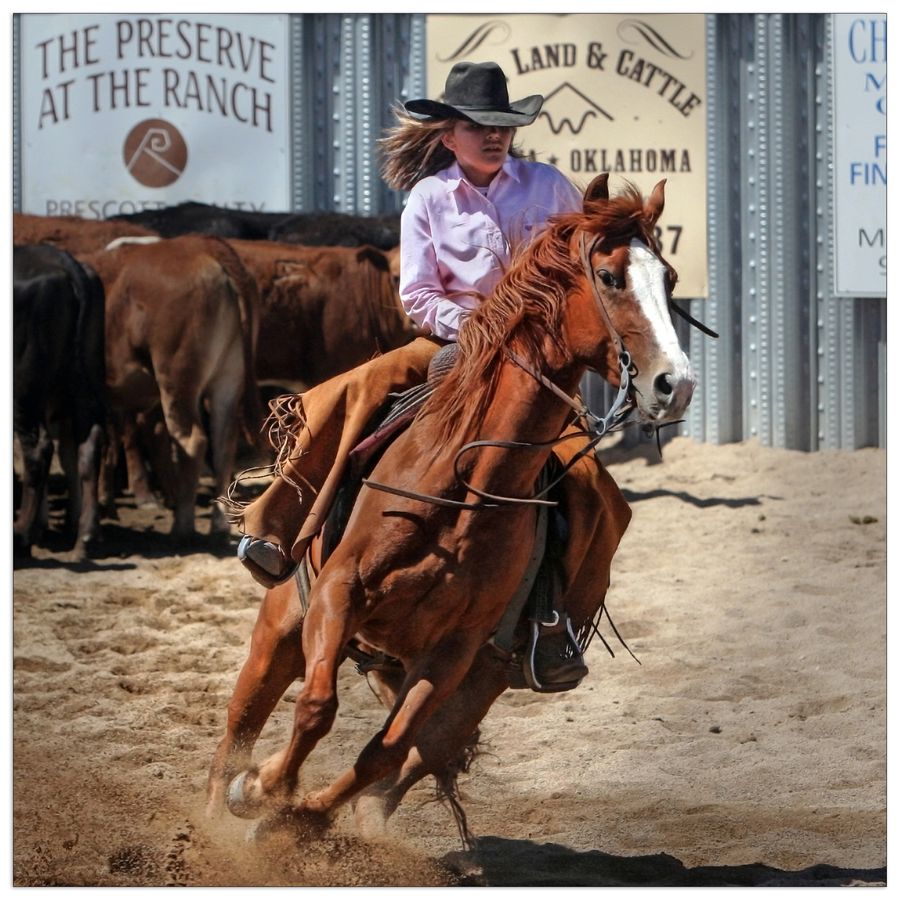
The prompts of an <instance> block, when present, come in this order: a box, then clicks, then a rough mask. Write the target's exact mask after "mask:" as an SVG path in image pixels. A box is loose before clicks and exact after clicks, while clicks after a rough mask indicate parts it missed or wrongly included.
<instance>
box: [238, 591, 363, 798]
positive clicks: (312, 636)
mask: <svg viewBox="0 0 900 900" xmlns="http://www.w3.org/2000/svg"><path fill="white" fill-rule="evenodd" d="M336 583H340V578H338V579H335V580H334V581H333V582H332V584H336ZM350 609H351V602H350V597H349V593H348V591H347V589H346V587H343V588H334V587H324V586H323V589H322V590H321V591H320V592H317V593H316V594H315V595H314V598H313V599H312V601H311V605H310V609H309V612H308V613H307V616H306V619H305V620H304V623H303V641H302V646H303V655H304V657H305V659H306V680H305V682H304V685H303V690H302V691H301V692H300V694H299V696H298V697H297V701H296V705H295V710H294V727H293V731H292V734H291V740H290V743H289V744H288V746H287V748H285V749H284V750H282V751H280V752H278V753H276V754H274V755H273V756H271V757H269V759H267V760H266V761H265V762H264V763H263V764H262V765H261V766H260V767H259V769H258V771H255V772H254V771H249V772H244V773H242V774H241V775H240V776H238V779H236V780H235V781H234V782H232V789H231V791H230V792H229V798H228V802H229V807H230V808H231V809H232V811H233V812H236V813H239V814H242V815H252V814H256V813H259V812H262V811H263V810H264V809H265V808H269V809H273V810H276V811H279V812H283V811H284V810H285V808H287V807H289V806H290V803H291V798H292V796H293V793H294V790H295V789H296V787H297V780H298V776H299V770H300V766H301V765H302V764H303V762H304V760H305V759H306V757H307V756H309V754H310V753H311V752H312V750H313V748H314V747H315V746H316V744H317V743H318V742H319V741H320V740H321V739H322V738H323V737H324V736H325V735H326V734H328V732H329V731H330V730H331V726H332V725H333V724H334V719H335V716H336V715H337V705H338V704H337V672H338V667H339V666H340V663H341V661H342V659H343V648H344V645H345V644H346V643H347V641H348V639H349V638H350V635H351V633H352V630H353V628H354V627H355V622H354V621H353V620H352V617H351V615H350Z"/></svg>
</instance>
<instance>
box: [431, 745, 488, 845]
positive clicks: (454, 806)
mask: <svg viewBox="0 0 900 900" xmlns="http://www.w3.org/2000/svg"><path fill="white" fill-rule="evenodd" d="M480 741H481V729H479V728H476V729H475V731H473V732H472V736H471V737H470V738H469V740H468V741H466V743H465V745H464V746H463V747H462V748H461V749H460V751H459V753H457V754H456V756H454V757H453V758H452V759H451V760H449V761H448V762H447V765H446V766H445V767H444V770H443V771H442V772H436V773H435V775H434V780H435V794H436V797H437V799H438V800H440V801H441V802H442V803H446V804H447V806H449V807H450V811H451V812H452V813H453V818H454V819H455V820H456V828H457V830H458V831H459V839H460V841H462V845H463V849H464V850H467V851H471V850H474V849H475V836H474V835H473V834H472V832H471V831H469V822H468V819H467V817H466V811H465V809H464V808H463V804H462V801H463V797H462V794H461V792H460V790H459V782H458V778H459V776H460V775H461V774H462V775H465V774H466V773H467V772H468V771H469V769H470V768H471V766H472V763H473V762H474V761H475V759H476V757H478V756H479V755H480V752H481V743H480Z"/></svg>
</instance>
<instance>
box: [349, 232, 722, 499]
mask: <svg viewBox="0 0 900 900" xmlns="http://www.w3.org/2000/svg"><path fill="white" fill-rule="evenodd" d="M602 239H603V238H602V235H598V236H597V237H596V238H595V240H594V242H593V243H592V244H591V245H590V247H589V246H588V238H587V232H585V231H582V232H581V234H580V242H579V256H580V260H581V265H582V268H583V269H584V274H585V277H586V278H587V281H588V284H590V286H591V292H592V294H593V297H594V303H595V305H596V307H597V309H598V310H599V312H600V315H601V316H602V317H603V321H604V324H605V326H606V329H607V332H608V334H609V337H610V340H611V341H612V343H613V344H614V345H615V347H616V350H617V354H618V361H619V389H618V391H617V392H616V396H615V398H614V399H613V402H612V404H611V406H610V408H609V410H608V411H607V413H606V415H605V416H598V415H596V414H595V413H594V412H592V411H591V410H590V408H589V407H588V406H587V404H585V403H579V402H578V400H576V399H574V398H573V397H570V396H569V394H567V393H566V392H565V391H564V390H562V389H561V388H560V387H559V386H558V385H556V384H554V383H553V382H552V381H551V380H550V379H549V378H547V376H546V375H544V374H543V373H542V372H539V371H538V370H537V369H536V368H535V367H534V366H532V365H531V364H530V363H529V362H528V361H527V360H525V359H523V358H522V357H521V356H519V355H518V354H517V353H515V352H514V351H512V350H509V349H507V350H506V356H507V358H508V359H509V360H510V361H511V362H513V363H515V364H516V365H517V366H518V367H519V368H520V369H522V370H524V371H525V372H527V373H528V374H529V375H531V377H532V378H534V379H535V380H536V381H538V382H539V383H540V384H542V385H543V386H544V387H545V388H547V390H549V391H551V392H552V393H553V394H555V395H556V396H557V397H558V398H559V399H560V400H562V402H563V403H565V404H566V405H567V406H569V407H571V409H572V410H574V412H575V415H576V417H577V419H578V420H580V421H582V422H584V423H585V428H584V429H583V430H580V431H573V432H571V433H570V434H566V435H563V436H560V437H557V438H554V439H553V440H550V441H538V442H530V441H493V440H481V441H469V442H468V443H466V444H463V446H462V447H460V449H459V450H458V451H457V452H456V455H455V457H454V458H453V471H454V474H455V475H456V478H457V480H458V482H459V483H460V484H461V485H462V486H463V487H464V488H465V489H466V490H467V491H469V492H470V493H473V494H475V495H476V496H477V497H479V498H480V502H474V503H467V502H465V501H462V500H450V499H448V498H446V497H435V496H432V495H431V494H421V493H418V492H417V491H406V490H403V489H402V488H396V487H392V486H391V485H386V484H381V483H380V482H377V481H372V480H371V479H368V478H364V479H363V484H364V485H366V486H367V487H370V488H373V489H374V490H378V491H384V492H385V493H388V494H395V495H397V496H398V497H406V498H407V499H410V500H421V501H424V502H427V503H431V504H434V505H435V506H444V507H449V508H452V509H461V510H462V509H468V510H478V509H497V508H501V507H507V508H509V507H519V506H557V505H558V504H557V502H556V501H554V500H544V499H543V497H544V496H545V495H546V494H547V493H549V492H550V490H552V488H554V487H555V486H556V485H557V484H559V483H560V482H561V481H562V480H563V478H565V477H566V475H567V474H568V472H569V470H570V469H571V468H572V467H573V466H574V465H575V464H576V463H577V462H578V461H579V460H580V459H582V458H583V457H585V456H587V455H588V454H589V453H591V452H593V451H594V448H595V447H596V446H597V444H599V443H600V441H601V440H602V439H603V438H604V437H605V436H606V435H607V434H608V433H609V432H610V431H612V430H614V429H615V428H616V427H618V426H619V425H621V424H622V423H623V422H624V420H625V419H626V418H627V417H628V415H629V414H630V413H631V410H632V407H633V401H632V400H631V398H630V394H631V387H632V375H633V374H634V366H633V363H632V360H631V354H630V353H629V352H628V351H627V350H626V349H625V345H624V343H623V342H622V338H621V337H620V336H619V333H618V331H616V328H615V326H614V325H613V323H612V319H611V318H610V315H609V312H608V311H607V309H606V304H605V303H604V302H603V296H602V295H601V293H600V289H599V288H598V287H597V279H596V278H595V276H594V271H593V269H592V268H591V256H592V255H593V252H594V250H595V248H596V247H597V244H599V243H600V242H601V241H602ZM669 308H670V310H672V311H673V312H675V313H677V314H678V315H680V316H682V317H683V318H684V319H686V320H687V321H688V322H690V323H691V324H692V325H694V326H695V327H696V328H699V329H700V330H701V331H703V332H704V333H705V334H708V335H710V336H711V337H718V334H716V333H715V332H714V331H713V330H712V329H710V328H708V327H707V326H706V325H704V324H703V323H702V322H698V321H697V320H696V319H695V318H693V317H692V316H691V315H689V314H688V313H686V312H685V311H684V310H682V309H680V308H679V307H677V306H675V304H674V303H673V302H672V299H671V297H670V298H669ZM577 437H582V438H583V437H588V438H590V440H589V441H588V442H587V444H585V446H584V447H582V448H581V450H579V451H578V453H576V454H575V456H574V457H572V459H571V460H569V462H568V463H566V465H565V466H563V468H562V471H561V472H560V473H559V475H558V476H557V477H556V478H554V479H553V480H552V481H551V482H550V483H549V484H546V485H545V486H544V487H542V488H541V489H540V490H539V491H537V492H536V493H535V494H534V495H532V496H531V497H504V496H501V495H498V494H491V493H488V492H487V491H483V490H481V489H480V488H477V487H475V486H474V485H472V484H470V483H469V482H468V481H467V480H466V478H465V476H463V475H462V473H461V472H460V470H459V465H460V459H461V458H462V456H463V455H464V454H466V453H468V452H470V451H471V450H475V449H478V448H480V447H493V448H495V449H503V450H542V449H546V448H547V447H555V446H556V445H557V444H560V443H562V442H563V441H567V440H571V439H572V438H577Z"/></svg>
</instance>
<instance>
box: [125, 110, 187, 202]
mask: <svg viewBox="0 0 900 900" xmlns="http://www.w3.org/2000/svg"><path fill="white" fill-rule="evenodd" d="M122 153H123V156H124V159H125V168H126V169H127V170H128V171H129V172H130V173H131V175H132V177H133V178H134V179H135V180H136V181H138V182H140V183H141V184H142V185H144V187H151V188H160V187H166V186H167V185H170V184H172V183H174V182H176V181H177V180H178V179H179V178H180V177H181V175H182V173H183V172H184V170H185V167H186V166H187V157H188V151H187V144H186V143H185V140H184V138H183V137H182V136H181V132H180V131H179V130H178V129H177V128H176V127H175V126H174V125H173V124H172V123H171V122H166V121H165V120H164V119H145V120H144V121H143V122H139V123H138V124H137V125H135V126H134V128H132V129H131V131H130V132H129V133H128V137H127V138H125V145H124V147H123V149H122Z"/></svg>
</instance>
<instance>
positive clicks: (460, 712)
mask: <svg viewBox="0 0 900 900" xmlns="http://www.w3.org/2000/svg"><path fill="white" fill-rule="evenodd" d="M508 685H509V682H508V680H507V676H506V664H505V663H504V662H503V661H502V660H500V659H498V658H497V656H496V654H495V652H494V651H493V650H492V649H491V648H490V647H482V648H481V650H480V651H479V652H478V655H477V656H476V657H475V661H474V662H473V664H472V667H471V668H470V669H469V671H468V673H467V674H466V676H465V678H464V679H463V681H462V683H461V684H460V685H459V687H458V688H457V689H456V691H455V692H454V693H453V695H452V696H451V697H449V698H448V700H447V702H446V703H444V704H443V705H442V706H441V708H440V709H439V710H437V711H436V712H435V713H434V715H433V716H431V718H430V719H428V721H427V722H426V723H425V724H424V726H423V727H422V729H421V730H420V731H419V733H418V735H417V737H416V741H415V745H414V746H413V747H412V749H411V750H410V751H409V753H408V754H407V756H406V759H405V760H404V762H403V764H402V766H401V767H400V769H399V771H398V772H396V773H394V774H392V775H390V776H388V777H387V778H385V779H382V780H381V781H380V782H378V783H377V784H374V785H372V786H371V787H369V788H368V789H367V790H366V791H364V792H363V793H362V794H360V795H359V797H358V798H357V800H356V806H355V809H354V815H355V821H356V827H357V830H358V831H359V833H360V835H361V836H362V837H364V838H366V839H369V840H372V839H377V838H379V837H380V836H381V835H382V834H383V832H384V829H385V826H386V824H387V820H388V819H389V818H390V816H391V815H392V814H393V813H394V811H395V810H396V809H397V807H398V806H399V805H400V802H401V800H402V799H403V797H404V796H405V795H406V793H407V791H409V789H410V788H411V787H412V786H413V785H414V784H416V783H417V782H419V781H421V780H422V779H423V778H424V777H426V776H427V775H433V776H434V777H435V778H436V779H437V780H438V784H439V785H440V786H441V787H442V789H444V790H445V792H446V793H448V794H449V793H450V792H451V790H452V786H453V783H454V782H455V778H456V774H457V773H458V772H460V771H464V770H465V768H466V767H467V765H468V762H469V759H470V757H471V753H472V750H473V749H474V748H473V744H474V742H475V738H476V735H477V729H478V726H479V724H480V723H481V721H482V720H483V719H484V717H485V716H486V715H487V713H488V710H489V709H490V708H491V706H492V705H493V703H494V701H495V700H496V699H497V697H499V696H500V694H502V693H503V691H504V690H506V688H507V687H508ZM454 816H455V817H456V820H457V825H458V826H459V829H460V834H461V835H462V837H463V840H464V841H466V840H467V838H468V832H467V828H466V823H465V816H464V815H462V814H461V811H459V810H457V809H454Z"/></svg>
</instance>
